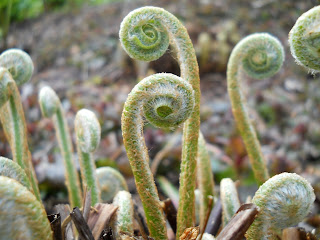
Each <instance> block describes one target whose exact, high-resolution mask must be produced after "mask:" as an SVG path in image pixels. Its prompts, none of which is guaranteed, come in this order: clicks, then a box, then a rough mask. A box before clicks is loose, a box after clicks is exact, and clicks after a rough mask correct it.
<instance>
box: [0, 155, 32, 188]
mask: <svg viewBox="0 0 320 240" xmlns="http://www.w3.org/2000/svg"><path fill="white" fill-rule="evenodd" d="M0 176H4V177H8V178H12V179H14V180H16V181H17V182H19V183H21V184H22V185H23V186H25V187H26V188H27V189H28V190H29V191H30V192H32V187H31V184H30V181H29V178H28V176H27V174H26V172H25V171H24V170H23V169H22V168H21V167H20V166H19V165H18V164H17V163H15V162H14V161H12V160H10V159H8V158H4V157H0Z"/></svg>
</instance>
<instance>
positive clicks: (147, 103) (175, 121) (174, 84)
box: [121, 73, 194, 240]
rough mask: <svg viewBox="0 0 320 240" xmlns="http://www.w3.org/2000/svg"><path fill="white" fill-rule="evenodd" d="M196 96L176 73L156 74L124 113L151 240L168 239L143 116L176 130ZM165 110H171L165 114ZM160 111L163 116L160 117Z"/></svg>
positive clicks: (124, 129) (138, 89)
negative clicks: (147, 146)
mask: <svg viewBox="0 0 320 240" xmlns="http://www.w3.org/2000/svg"><path fill="white" fill-rule="evenodd" d="M193 105H194V94H193V89H192V86H191V85H190V84H188V83H187V82H186V81H184V80H182V79H181V78H180V77H178V76H175V75H173V74H166V73H161V74H154V75H151V76H149V77H147V78H145V79H143V80H142V81H141V82H139V83H138V84H137V85H136V86H135V87H134V89H133V90H132V91H131V93H130V94H129V96H128V98H127V100H126V102H125V105H124V109H123V112H122V118H121V125H122V135H123V143H124V146H125V148H126V151H127V155H128V159H129V161H130V165H131V168H132V171H133V174H134V177H135V182H136V186H137V190H138V193H139V195H140V198H141V201H142V205H143V208H144V211H145V215H146V219H147V225H148V227H149V230H150V234H151V237H153V238H155V239H157V240H162V239H167V232H166V225H165V219H164V215H163V211H162V208H161V206H160V200H159V196H158V192H157V189H156V186H155V184H154V179H153V175H152V173H151V170H150V168H149V156H148V151H147V148H146V144H145V141H144V137H143V115H144V117H145V118H146V119H147V120H148V121H149V122H150V123H152V124H153V125H154V126H156V127H162V128H167V129H169V128H174V127H177V126H179V125H180V124H182V122H183V121H185V120H186V119H187V118H188V117H189V116H190V114H191V112H192V110H193ZM159 109H160V110H163V109H170V111H169V110H168V111H165V112H166V113H167V114H163V113H164V111H159ZM159 112H160V113H161V114H159Z"/></svg>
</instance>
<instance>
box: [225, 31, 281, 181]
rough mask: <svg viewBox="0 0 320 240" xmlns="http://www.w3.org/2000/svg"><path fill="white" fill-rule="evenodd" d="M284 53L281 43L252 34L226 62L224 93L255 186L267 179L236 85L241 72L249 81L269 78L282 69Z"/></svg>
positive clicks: (241, 76) (244, 106) (242, 95)
mask: <svg viewBox="0 0 320 240" xmlns="http://www.w3.org/2000/svg"><path fill="white" fill-rule="evenodd" d="M283 58H284V51H283V47H282V45H281V43H280V42H279V40H278V39H276V38H275V37H272V36H271V35H269V34H267V33H256V34H252V35H249V36H247V37H245V38H244V39H242V40H241V41H240V42H239V43H238V44H237V45H236V47H235V48H234V49H233V51H232V53H231V56H230V58H229V62H228V68H227V79H228V92H229V97H230V99H231V105H232V112H233V116H234V118H235V120H236V123H237V127H238V129H239V132H240V134H241V136H242V138H243V141H244V144H245V146H246V149H247V152H248V155H249V159H250V162H251V165H252V169H253V172H254V176H255V179H256V181H257V182H258V184H262V183H264V182H265V181H266V180H268V178H269V173H268V170H267V167H266V164H265V161H264V157H263V155H262V152H261V146H260V143H259V141H258V139H257V134H256V131H255V129H254V127H253V125H252V123H251V119H250V117H249V113H248V110H247V107H246V101H245V96H244V94H243V93H242V91H241V84H240V81H241V79H242V78H243V74H242V73H243V72H246V73H247V75H249V76H250V77H252V78H256V79H262V78H268V77H271V76H273V75H274V74H275V73H276V72H278V70H279V69H280V68H281V66H282V62H283Z"/></svg>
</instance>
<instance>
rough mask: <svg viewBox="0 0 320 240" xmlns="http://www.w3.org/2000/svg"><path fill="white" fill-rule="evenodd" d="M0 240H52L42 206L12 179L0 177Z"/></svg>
mask: <svg viewBox="0 0 320 240" xmlns="http://www.w3.org/2000/svg"><path fill="white" fill-rule="evenodd" d="M0 212H1V214H0V222H1V223H2V224H0V236H1V239H25V240H34V239H41V240H52V239H53V237H52V232H51V227H50V223H49V221H48V218H47V214H46V212H45V210H44V208H43V206H42V204H41V203H40V202H39V201H37V199H36V197H35V196H34V195H33V194H32V193H31V192H30V191H29V190H28V189H27V188H26V187H25V186H23V185H21V184H20V183H19V182H17V181H16V180H14V179H11V178H8V177H4V176H0Z"/></svg>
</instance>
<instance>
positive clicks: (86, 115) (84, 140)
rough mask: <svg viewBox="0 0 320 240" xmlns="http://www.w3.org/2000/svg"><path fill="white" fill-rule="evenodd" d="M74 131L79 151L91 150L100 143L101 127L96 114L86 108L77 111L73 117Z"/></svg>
mask: <svg viewBox="0 0 320 240" xmlns="http://www.w3.org/2000/svg"><path fill="white" fill-rule="evenodd" d="M75 131H76V135H77V139H78V144H80V148H81V151H83V152H85V153H90V152H93V151H95V150H96V149H97V147H98V146H99V143H100V137H101V127H100V123H99V121H98V119H97V117H96V115H95V114H94V113H93V112H92V111H90V110H87V109H81V110H80V111H78V113H77V115H76V118H75Z"/></svg>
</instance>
